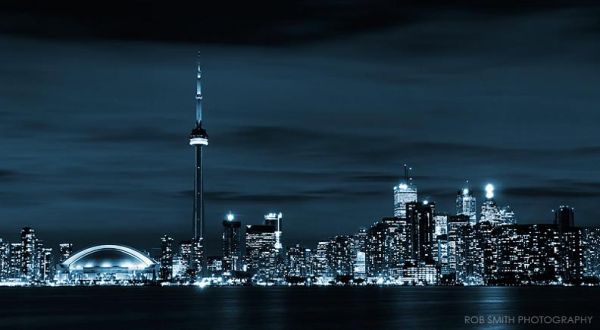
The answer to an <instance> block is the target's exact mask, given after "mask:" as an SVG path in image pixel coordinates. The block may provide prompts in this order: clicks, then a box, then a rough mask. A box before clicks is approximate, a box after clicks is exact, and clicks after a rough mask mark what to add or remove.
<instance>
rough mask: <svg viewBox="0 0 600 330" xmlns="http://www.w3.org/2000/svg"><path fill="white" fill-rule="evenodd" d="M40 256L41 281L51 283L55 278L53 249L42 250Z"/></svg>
mask: <svg viewBox="0 0 600 330" xmlns="http://www.w3.org/2000/svg"><path fill="white" fill-rule="evenodd" d="M40 256H41V258H40V279H41V280H42V281H46V282H48V281H51V280H52V279H53V278H54V260H53V257H52V248H42V249H41V253H40Z"/></svg>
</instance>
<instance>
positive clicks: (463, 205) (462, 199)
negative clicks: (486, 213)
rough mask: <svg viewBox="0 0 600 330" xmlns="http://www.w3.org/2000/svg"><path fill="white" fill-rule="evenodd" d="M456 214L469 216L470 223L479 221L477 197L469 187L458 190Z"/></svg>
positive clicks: (473, 223)
mask: <svg viewBox="0 0 600 330" xmlns="http://www.w3.org/2000/svg"><path fill="white" fill-rule="evenodd" d="M456 214H457V215H466V216H468V217H469V223H470V224H471V225H475V224H476V223H477V199H476V198H475V196H473V193H472V192H471V190H470V189H469V188H468V187H464V188H463V189H461V190H459V191H458V194H457V195H456Z"/></svg>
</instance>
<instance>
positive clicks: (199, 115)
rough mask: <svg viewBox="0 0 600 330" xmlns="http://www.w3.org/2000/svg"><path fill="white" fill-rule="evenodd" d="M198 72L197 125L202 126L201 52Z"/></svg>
mask: <svg viewBox="0 0 600 330" xmlns="http://www.w3.org/2000/svg"><path fill="white" fill-rule="evenodd" d="M196 64H197V66H198V74H197V78H196V127H202V70H201V69H200V52H198V60H197V63H196Z"/></svg>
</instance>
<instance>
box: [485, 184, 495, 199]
mask: <svg viewBox="0 0 600 330" xmlns="http://www.w3.org/2000/svg"><path fill="white" fill-rule="evenodd" d="M485 198H487V199H492V198H494V185H493V184H491V183H488V184H487V185H486V186H485Z"/></svg>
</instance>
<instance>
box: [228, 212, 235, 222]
mask: <svg viewBox="0 0 600 330" xmlns="http://www.w3.org/2000/svg"><path fill="white" fill-rule="evenodd" d="M233 220H235V216H234V215H233V213H231V212H229V213H228V214H227V221H233Z"/></svg>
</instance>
